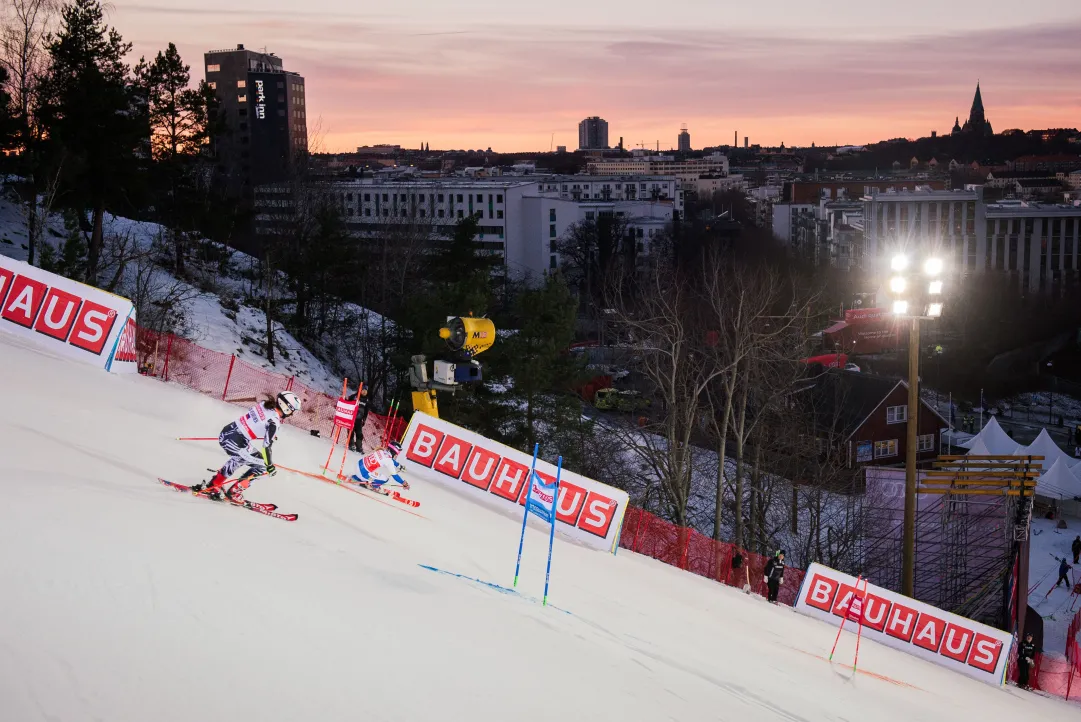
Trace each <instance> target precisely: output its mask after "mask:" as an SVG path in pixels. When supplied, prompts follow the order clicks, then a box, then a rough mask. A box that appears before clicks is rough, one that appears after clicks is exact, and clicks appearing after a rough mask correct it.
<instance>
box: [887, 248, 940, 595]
mask: <svg viewBox="0 0 1081 722" xmlns="http://www.w3.org/2000/svg"><path fill="white" fill-rule="evenodd" d="M919 261H922V262H919ZM943 268H944V264H943V263H942V259H940V258H938V257H936V256H930V257H928V258H925V259H910V258H909V257H908V256H905V255H897V256H894V257H893V258H892V259H891V260H890V270H891V271H892V274H891V276H890V280H889V293H890V297H891V298H892V299H893V308H892V310H893V314H894V316H895V317H897V318H905V319H909V321H910V326H909V336H908V413H907V416H906V419H905V423H906V431H907V435H906V439H905V442H906V443H905V513H904V523H903V525H902V539H901V593H902V594H904V595H905V596H907V597H913V596H915V595H914V591H915V590H914V586H915V570H916V462H917V461H918V458H917V457H918V454H919V419H920V320H921V319H925V318H926V319H935V318H938V317H940V316H941V315H942V306H943V303H942V285H943V282H942V271H943Z"/></svg>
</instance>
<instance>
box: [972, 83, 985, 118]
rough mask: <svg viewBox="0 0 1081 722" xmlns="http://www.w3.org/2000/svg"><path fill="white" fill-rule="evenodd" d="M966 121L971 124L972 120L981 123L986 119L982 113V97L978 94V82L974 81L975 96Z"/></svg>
mask: <svg viewBox="0 0 1081 722" xmlns="http://www.w3.org/2000/svg"><path fill="white" fill-rule="evenodd" d="M968 120H969V122H970V123H971V122H972V121H974V120H978V121H979V122H980V123H983V122H984V121H985V120H986V118H985V117H984V112H983V95H981V94H980V82H979V81H978V80H977V81H976V96H975V97H974V98H973V99H972V111H971V112H970V113H969V114H968Z"/></svg>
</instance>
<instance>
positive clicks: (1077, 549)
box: [1070, 535, 1081, 564]
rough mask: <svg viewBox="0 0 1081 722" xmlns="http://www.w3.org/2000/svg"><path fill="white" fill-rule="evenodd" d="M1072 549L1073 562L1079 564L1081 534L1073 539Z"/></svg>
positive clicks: (1080, 557)
mask: <svg viewBox="0 0 1081 722" xmlns="http://www.w3.org/2000/svg"><path fill="white" fill-rule="evenodd" d="M1070 550H1071V551H1073V563H1074V564H1077V563H1078V561H1081V535H1079V536H1078V537H1077V538H1076V539H1074V540H1073V544H1072V545H1071V546H1070Z"/></svg>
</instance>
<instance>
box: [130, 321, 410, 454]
mask: <svg viewBox="0 0 1081 722" xmlns="http://www.w3.org/2000/svg"><path fill="white" fill-rule="evenodd" d="M136 345H137V348H138V355H139V373H141V374H143V375H144V376H153V377H155V378H159V379H161V380H162V381H167V382H169V383H175V384H180V385H181V386H186V387H187V388H189V389H192V390H193V391H198V392H199V393H201V394H206V395H208V396H213V397H215V398H218V399H221V400H223V401H227V402H229V403H232V404H237V405H240V406H248V405H251V404H254V403H256V402H257V401H258V400H260V399H262V398H263V397H264V396H266V395H271V396H273V395H275V394H277V393H279V392H280V391H292V392H293V393H295V394H296V395H297V396H298V397H300V403H301V410H300V412H299V413H296V414H294V415H293V416H290V417H289V418H288V419H286V423H287V424H289V425H290V426H296V427H299V428H302V429H307V430H309V431H318V432H319V435H320V436H323V437H329V436H330V435H331V433H332V432H333V430H334V406H335V404H336V403H337V399H335V398H334V397H332V396H329V395H328V394H325V393H323V392H321V391H316V390H315V389H313V388H311V387H310V386H307V385H306V384H304V383H302V382H300V381H297V379H296V377H295V376H286V375H285V374H279V373H275V372H273V371H267V370H266V369H261V368H259V367H257V366H253V365H251V364H249V363H248V362H246V361H244V360H243V359H240V358H237V357H236V356H235V355H231V354H225V353H221V352H219V351H211V350H210V349H206V348H203V347H202V346H199V345H198V344H195V343H192V342H191V341H189V340H188V339H185V338H181V337H179V336H174V335H173V334H159V333H156V332H154V331H151V330H149V329H145V328H138V329H137V332H136ZM388 422H391V429H390V431H391V433H394V434H397V436H394V437H392V438H400V435H401V433H402V432H404V430H405V424H404V421H403V420H402V419H401V418H400V417H398V418H394V419H393V420H391V419H390V418H389V417H387V416H383V415H380V414H375V413H371V414H368V419H367V422H366V423H365V425H364V439H365V442H366V444H365V446H366V448H368V449H371V448H375V447H376V446H378V445H379V444H380V443H381V441H382V439H383V438H384V437H385V433H386V427H387V424H388Z"/></svg>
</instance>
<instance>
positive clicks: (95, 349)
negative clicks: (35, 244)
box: [0, 256, 138, 373]
mask: <svg viewBox="0 0 1081 722" xmlns="http://www.w3.org/2000/svg"><path fill="white" fill-rule="evenodd" d="M0 331H3V332H5V333H11V334H14V335H16V336H23V337H25V338H30V339H34V340H35V341H37V342H39V343H41V344H42V345H43V346H44V347H46V348H48V349H49V350H51V351H52V352H53V353H57V354H60V355H62V356H66V357H68V358H72V359H75V360H77V361H82V362H84V363H89V364H93V365H95V366H98V367H100V368H103V369H105V370H106V371H112V372H114V373H134V372H135V371H137V370H138V369H137V360H136V353H135V309H134V308H133V307H132V305H131V301H129V300H128V299H126V298H121V297H120V296H114V295H113V294H111V293H107V292H106V291H102V290H101V289H99V288H94V287H92V286H87V285H85V284H82V283H78V282H77V281H72V280H70V279H67V278H64V277H63V276H58V275H56V274H55V273H49V272H48V271H43V270H41V269H40V268H35V267H34V266H30V265H27V264H25V263H23V262H22V261H16V260H14V259H11V258H7V257H5V256H0Z"/></svg>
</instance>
